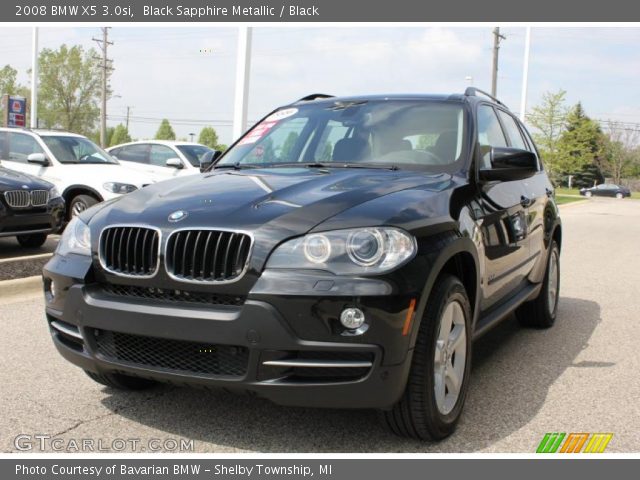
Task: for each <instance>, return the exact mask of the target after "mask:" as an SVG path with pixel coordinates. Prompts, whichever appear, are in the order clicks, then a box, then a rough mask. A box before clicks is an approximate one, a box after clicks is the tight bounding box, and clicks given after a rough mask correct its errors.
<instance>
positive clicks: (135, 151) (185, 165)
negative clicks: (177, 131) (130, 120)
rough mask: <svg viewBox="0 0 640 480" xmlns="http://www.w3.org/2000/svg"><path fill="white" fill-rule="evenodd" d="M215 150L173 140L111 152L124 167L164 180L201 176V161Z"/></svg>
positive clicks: (134, 144) (120, 147)
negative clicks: (197, 174)
mask: <svg viewBox="0 0 640 480" xmlns="http://www.w3.org/2000/svg"><path fill="white" fill-rule="evenodd" d="M212 151H213V150H212V149H211V148H209V147H207V146H205V145H201V144H199V143H190V142H177V141H169V140H143V141H138V142H131V143H124V144H122V145H116V146H115V147H111V148H108V149H107V152H109V154H111V155H112V156H113V157H115V158H116V159H117V160H118V161H120V162H122V163H123V164H126V165H127V166H130V167H131V168H134V169H136V170H139V171H141V172H145V173H150V174H152V175H157V176H160V177H162V178H173V177H179V176H184V175H194V174H196V173H200V160H201V159H202V158H203V156H204V155H205V154H206V153H208V152H212Z"/></svg>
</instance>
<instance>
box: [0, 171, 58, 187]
mask: <svg viewBox="0 0 640 480" xmlns="http://www.w3.org/2000/svg"><path fill="white" fill-rule="evenodd" d="M24 185H26V186H27V188H28V189H29V190H34V189H42V190H49V189H50V188H52V187H53V185H52V184H51V183H49V182H46V181H44V180H41V179H39V178H37V177H33V176H31V175H27V174H25V173H21V172H16V171H15V170H9V169H8V168H4V167H0V191H2V192H4V191H7V190H20V189H22V188H24Z"/></svg>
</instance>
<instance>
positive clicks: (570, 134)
mask: <svg viewBox="0 0 640 480" xmlns="http://www.w3.org/2000/svg"><path fill="white" fill-rule="evenodd" d="M603 145H604V135H603V133H602V130H601V128H600V125H599V124H598V123H597V122H596V121H594V120H592V119H591V118H589V117H588V116H587V115H586V114H585V112H584V109H583V108H582V104H581V103H578V104H576V105H575V106H574V107H573V108H572V109H571V110H570V112H569V114H568V115H567V119H566V127H565V130H564V131H563V132H562V134H561V135H560V138H559V140H558V142H557V145H556V147H557V157H556V161H555V165H556V167H557V169H558V171H559V172H561V173H562V174H564V175H566V174H575V173H579V172H581V171H584V169H585V167H587V166H588V165H592V164H596V165H597V164H598V162H599V161H600V156H601V154H602V147H603Z"/></svg>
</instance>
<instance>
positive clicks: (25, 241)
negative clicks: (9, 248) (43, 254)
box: [16, 233, 47, 248]
mask: <svg viewBox="0 0 640 480" xmlns="http://www.w3.org/2000/svg"><path fill="white" fill-rule="evenodd" d="M16 240H18V243H19V244H20V246H21V247H24V248H38V247H41V246H42V245H44V242H46V241H47V234H46V233H29V234H26V235H18V236H17V237H16Z"/></svg>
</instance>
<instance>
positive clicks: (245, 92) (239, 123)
mask: <svg viewBox="0 0 640 480" xmlns="http://www.w3.org/2000/svg"><path fill="white" fill-rule="evenodd" d="M251 37H252V28H251V27H240V28H239V30H238V58H237V63H236V93H235V102H234V109H233V140H236V139H237V138H239V137H240V135H242V133H243V132H244V131H245V130H246V128H247V112H248V100H249V72H250V68H251Z"/></svg>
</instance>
